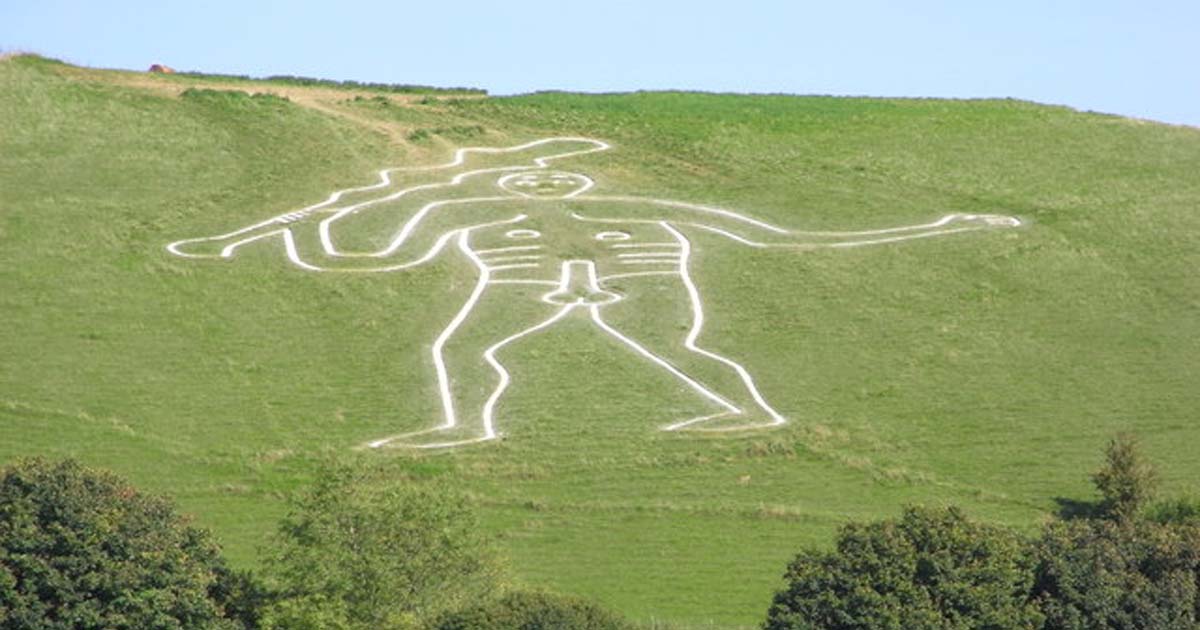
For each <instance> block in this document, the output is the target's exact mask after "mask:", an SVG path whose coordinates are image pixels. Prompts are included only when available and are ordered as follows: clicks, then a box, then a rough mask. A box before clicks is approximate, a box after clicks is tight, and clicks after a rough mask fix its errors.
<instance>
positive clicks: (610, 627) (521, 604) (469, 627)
mask: <svg viewBox="0 0 1200 630" xmlns="http://www.w3.org/2000/svg"><path fill="white" fill-rule="evenodd" d="M568 628H569V629H570V630H631V628H632V626H630V625H629V623H628V622H626V621H625V620H623V619H621V618H620V617H618V616H616V615H614V614H613V613H611V612H608V611H607V610H605V609H603V608H601V607H600V606H598V605H596V604H593V603H592V602H589V601H587V600H584V599H579V598H577V597H570V596H567V595H555V594H551V593H537V592H523V591H517V592H513V593H509V594H508V595H505V596H504V597H503V598H500V599H497V600H493V601H490V602H486V603H484V604H481V605H478V606H473V607H470V608H466V609H464V610H459V611H455V612H452V613H450V614H448V615H444V616H443V617H442V618H441V619H439V620H438V621H437V622H436V623H434V624H432V626H431V630H565V629H568Z"/></svg>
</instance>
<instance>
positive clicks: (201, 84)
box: [56, 66, 486, 149]
mask: <svg viewBox="0 0 1200 630" xmlns="http://www.w3.org/2000/svg"><path fill="white" fill-rule="evenodd" d="M56 71H57V72H58V73H59V74H60V75H62V76H64V77H68V78H71V79H77V80H82V81H88V82H93V83H107V84H112V85H119V86H122V87H129V88H134V89H141V90H147V91H151V92H156V93H159V94H165V95H170V96H173V97H178V96H179V95H180V94H182V93H183V92H184V91H185V90H187V89H189V88H198V89H210V90H236V91H241V92H247V93H269V94H274V95H276V96H282V97H284V98H286V99H288V100H289V101H291V102H292V103H294V104H296V105H299V106H301V107H306V108H308V109H312V110H315V111H318V112H321V113H322V114H325V115H328V116H334V117H336V118H340V119H342V120H345V121H346V122H349V123H351V124H354V125H355V126H358V127H361V128H364V129H367V130H369V131H371V132H373V133H378V134H382V135H384V136H385V137H387V139H388V142H389V143H390V144H392V145H394V146H397V147H401V148H404V149H409V148H412V144H411V143H410V142H409V141H408V135H409V134H410V133H412V132H413V130H414V128H413V127H409V126H407V125H404V124H401V123H399V122H396V121H391V120H383V119H379V118H374V117H371V116H364V115H362V114H360V113H358V112H355V111H352V110H351V109H349V108H346V107H345V106H343V105H342V104H343V103H345V102H348V101H353V100H354V99H356V98H360V99H368V98H369V99H378V98H383V99H386V100H387V101H388V103H389V104H391V105H394V106H398V107H412V106H413V104H414V103H416V102H417V101H423V102H426V103H427V102H428V99H433V100H445V99H450V98H454V99H459V98H486V97H484V96H476V95H469V94H455V95H452V96H440V95H437V94H398V93H394V94H387V93H381V92H377V91H371V90H353V89H344V88H337V87H326V86H297V85H284V84H267V83H263V84H250V83H243V82H238V81H228V82H225V81H209V80H194V81H189V80H187V78H186V77H179V76H178V75H155V74H149V73H141V72H135V71H127V70H94V69H90V68H76V67H73V66H66V67H63V68H56ZM422 107H428V105H422Z"/></svg>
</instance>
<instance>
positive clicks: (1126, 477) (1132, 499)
mask: <svg viewBox="0 0 1200 630" xmlns="http://www.w3.org/2000/svg"><path fill="white" fill-rule="evenodd" d="M1092 481H1093V482H1094V483H1095V484H1096V488H1097V489H1098V490H1100V494H1101V495H1102V496H1103V499H1101V501H1100V505H1099V514H1100V515H1101V516H1104V517H1106V518H1114V519H1130V518H1135V517H1136V516H1138V514H1139V513H1140V512H1141V510H1142V508H1143V507H1145V506H1146V503H1147V502H1149V501H1150V499H1151V498H1153V496H1154V488H1155V485H1156V483H1157V475H1156V474H1155V472H1154V468H1153V467H1152V466H1151V465H1150V463H1149V462H1147V461H1146V460H1145V458H1144V457H1143V456H1142V453H1141V450H1140V448H1139V446H1138V442H1137V439H1136V438H1134V437H1133V436H1132V435H1130V434H1128V433H1121V434H1118V435H1117V436H1116V437H1115V438H1113V439H1112V440H1111V441H1110V442H1109V443H1108V448H1107V449H1105V453H1104V465H1103V466H1102V467H1101V468H1100V470H1098V471H1096V472H1095V473H1094V474H1093V475H1092Z"/></svg>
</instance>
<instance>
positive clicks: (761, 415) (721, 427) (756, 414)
mask: <svg viewBox="0 0 1200 630" xmlns="http://www.w3.org/2000/svg"><path fill="white" fill-rule="evenodd" d="M784 424H787V420H786V419H784V418H783V417H782V416H780V415H778V414H769V413H766V412H765V411H761V410H754V411H751V412H736V413H735V412H732V411H722V412H720V413H714V414H712V415H708V416H699V417H696V418H691V419H688V420H681V421H679V422H674V423H672V424H668V425H666V426H664V427H662V430H663V431H696V432H701V431H704V432H710V433H723V432H732V431H759V430H762V429H770V428H773V427H778V426H783V425H784Z"/></svg>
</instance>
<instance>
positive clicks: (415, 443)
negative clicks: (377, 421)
mask: <svg viewBox="0 0 1200 630" xmlns="http://www.w3.org/2000/svg"><path fill="white" fill-rule="evenodd" d="M499 437H500V435H499V434H498V433H495V432H491V433H488V432H485V431H483V430H482V429H480V428H479V427H464V426H462V425H458V426H453V427H437V428H434V429H426V430H424V431H416V432H414V433H401V434H400V435H393V436H390V437H385V438H381V439H378V440H372V441H370V442H367V443H366V444H364V445H363V446H364V447H366V448H422V449H437V448H454V447H456V446H467V445H468V444H479V443H481V442H487V441H490V440H495V439H497V438H499Z"/></svg>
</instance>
